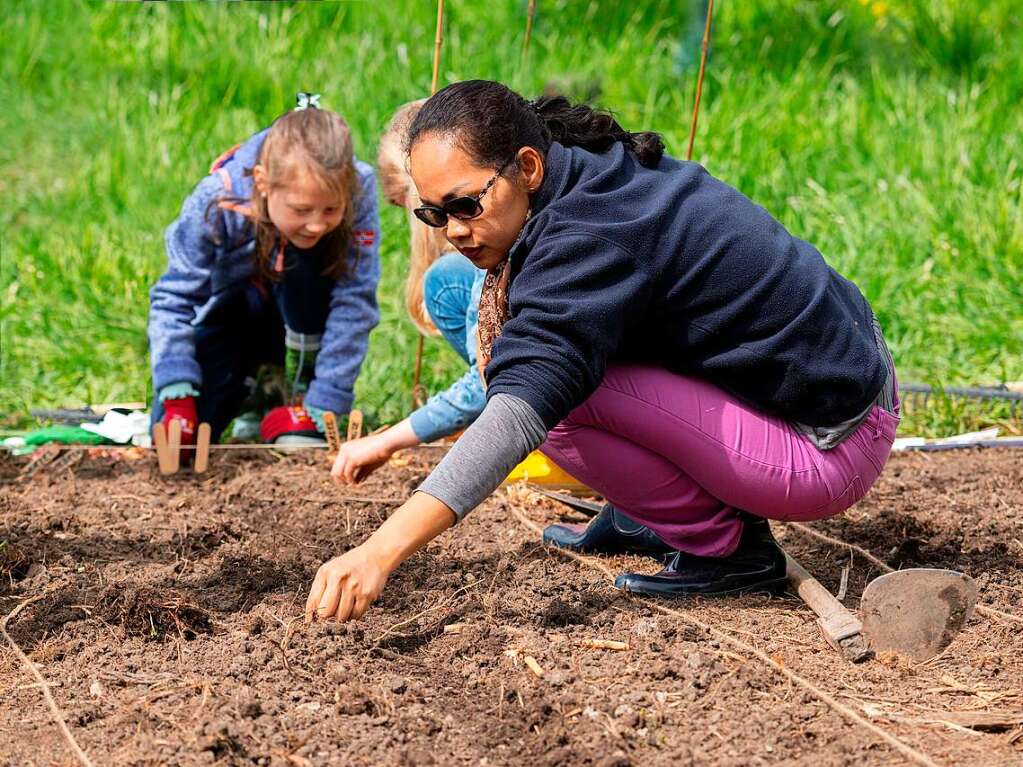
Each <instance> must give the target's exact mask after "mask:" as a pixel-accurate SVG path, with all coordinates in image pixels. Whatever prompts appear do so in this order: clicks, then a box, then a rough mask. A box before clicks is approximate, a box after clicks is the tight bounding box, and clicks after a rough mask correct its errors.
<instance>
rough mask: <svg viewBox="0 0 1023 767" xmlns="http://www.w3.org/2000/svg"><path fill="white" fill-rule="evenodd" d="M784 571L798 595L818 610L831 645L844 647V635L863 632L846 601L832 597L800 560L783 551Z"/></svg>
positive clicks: (822, 628) (815, 610)
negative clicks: (845, 603) (847, 607)
mask: <svg viewBox="0 0 1023 767" xmlns="http://www.w3.org/2000/svg"><path fill="white" fill-rule="evenodd" d="M785 565H786V575H787V576H788V579H789V583H791V584H792V587H793V588H794V589H795V590H796V593H797V594H799V598H800V599H802V600H803V601H804V602H806V604H807V606H808V607H809V608H810V609H811V610H813V611H814V612H815V613H816V614H817V618H818V619H819V620H818V621H817V622H818V623H819V624H820V627H821V631H822V632H823V633H824V638H825V639H827V640H828V642H829V643H830V644H831V646H832V647H834V648H835V649H838V650H843V651H845V650H846V648H845V646H844V644H845V643H843V642H842V640H844V639H849V638H850V637H854V636H856V635H858V634H861V633H862V632H863V624H862V623H860V619H859V618H857V617H856V616H855V615H853V614H852V613H851V612H849V611H848V610H847V609H846V608H845V605H843V604H842V603H841V602H839V601H838V600H837V599H835V597H834V596H832V594H831V592H830V591H828V590H827V589H826V588H824V586H822V585H821V584H820V582H819V581H818V580H817V579H816V578H814V577H813V576H812V575H810V573H808V572H807V571H806V570H805V569H804V568H803V566H802V565H801V564H799V562H797V561H796V560H794V559H793V558H792V557H791V556H789V555H788V554H787V553H786V554H785Z"/></svg>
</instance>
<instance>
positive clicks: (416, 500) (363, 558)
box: [305, 493, 455, 622]
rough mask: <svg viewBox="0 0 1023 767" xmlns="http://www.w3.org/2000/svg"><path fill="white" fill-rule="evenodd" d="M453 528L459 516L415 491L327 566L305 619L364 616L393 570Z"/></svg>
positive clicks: (314, 588)
mask: <svg viewBox="0 0 1023 767" xmlns="http://www.w3.org/2000/svg"><path fill="white" fill-rule="evenodd" d="M453 524H455V513H454V512H453V511H451V509H449V508H448V507H447V506H445V505H444V504H443V503H441V502H440V501H438V500H437V499H436V498H434V497H433V496H431V495H427V494H426V493H413V494H412V497H411V498H409V499H408V500H407V501H405V503H403V504H402V505H401V507H400V508H399V509H398V510H397V511H395V512H394V513H393V514H392V515H391V516H390V517H388V518H387V520H386V521H385V522H384V523H383V524H382V525H380V527H379V528H377V531H376V532H375V533H373V535H371V536H370V537H369V539H367V540H366V542H365V543H363V544H362V545H361V546H356V547H355V548H354V549H350V550H349V551H346V552H345V553H344V554H342V555H341V556H338V557H334V558H333V559H331V560H329V561H327V562H324V563H323V564H322V565H320V569H319V570H317V571H316V578H315V579H314V580H313V585H312V588H310V589H309V598H308V599H306V603H305V617H306V620H307V621H311V620H312V619H313V618H322V619H324V620H326V619H328V618H335V619H336V620H338V621H341V622H343V621H347V620H353V619H356V618H361V617H362V616H363V615H364V614H365V613H366V610H368V609H369V606H370V605H371V604H372V603H373V602H374V601H375V600H376V598H377V597H378V596H380V592H381V591H383V589H384V584H385V583H387V578H388V577H389V576H390V574H391V573H392V572H394V569H395V568H396V567H397V566H398V565H400V564H401V563H402V562H404V561H405V560H406V559H408V558H409V557H410V556H412V554H413V553H415V552H416V551H418V550H419V549H421V548H422V547H423V546H425V545H426V544H427V543H429V542H430V541H432V540H433V539H434V538H436V537H437V536H438V535H440V534H441V533H442V532H444V531H445V530H447V529H448V528H449V527H451V526H452V525H453Z"/></svg>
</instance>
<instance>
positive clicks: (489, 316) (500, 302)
mask: <svg viewBox="0 0 1023 767" xmlns="http://www.w3.org/2000/svg"><path fill="white" fill-rule="evenodd" d="M510 279H511V259H510V258H505V259H504V261H502V262H501V263H499V264H498V265H497V266H495V267H494V268H493V269H491V270H490V271H489V272H487V276H486V277H485V278H484V280H483V291H482V292H481V293H480V313H479V324H478V325H477V328H476V341H477V343H478V346H477V353H476V366H477V367H478V368H479V372H480V378H481V379H482V380H483V388H484V389H485V388H486V387H487V379H486V376H485V375H484V374H483V371H484V370H486V367H487V365H488V364H490V358H491V354H492V350H493V346H494V341H496V340H497V337H498V336H499V335H501V328H502V327H503V326H504V323H505V322H507V321H508V282H509V281H510Z"/></svg>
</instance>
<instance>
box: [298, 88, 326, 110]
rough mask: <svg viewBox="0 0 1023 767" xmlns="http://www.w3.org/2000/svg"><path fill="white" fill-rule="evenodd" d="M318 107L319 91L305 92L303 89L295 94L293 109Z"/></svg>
mask: <svg viewBox="0 0 1023 767" xmlns="http://www.w3.org/2000/svg"><path fill="white" fill-rule="evenodd" d="M319 108H320V94H319V93H306V92H305V91H299V92H298V93H297V94H295V111H296V112H297V111H298V110H299V109H319Z"/></svg>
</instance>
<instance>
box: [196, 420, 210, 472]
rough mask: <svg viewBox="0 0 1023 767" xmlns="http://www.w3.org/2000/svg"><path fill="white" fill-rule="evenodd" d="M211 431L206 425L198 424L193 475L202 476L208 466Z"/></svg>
mask: <svg viewBox="0 0 1023 767" xmlns="http://www.w3.org/2000/svg"><path fill="white" fill-rule="evenodd" d="M211 431H212V429H211V428H210V425H209V424H208V423H201V424H199V431H198V433H197V434H196V441H195V464H194V468H195V473H196V474H202V473H204V472H205V471H206V469H207V468H208V467H209V465H210V433H211Z"/></svg>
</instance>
